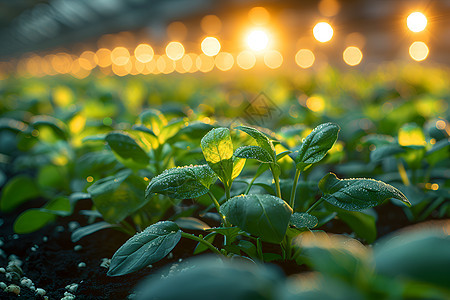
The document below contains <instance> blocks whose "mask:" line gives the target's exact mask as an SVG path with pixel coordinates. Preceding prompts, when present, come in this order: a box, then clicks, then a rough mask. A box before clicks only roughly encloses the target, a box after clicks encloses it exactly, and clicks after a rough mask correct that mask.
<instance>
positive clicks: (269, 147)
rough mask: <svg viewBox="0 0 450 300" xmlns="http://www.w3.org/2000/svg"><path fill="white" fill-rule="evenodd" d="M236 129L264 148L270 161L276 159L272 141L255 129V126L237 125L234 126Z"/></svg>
mask: <svg viewBox="0 0 450 300" xmlns="http://www.w3.org/2000/svg"><path fill="white" fill-rule="evenodd" d="M236 129H239V130H241V131H243V132H245V133H247V134H248V135H250V136H251V137H252V138H254V139H255V141H256V143H257V144H258V146H259V147H261V148H262V149H264V150H265V151H266V152H267V154H269V156H270V158H271V162H275V161H276V155H275V148H274V146H273V143H272V141H271V140H270V139H269V138H268V137H267V136H266V135H264V134H263V133H262V132H260V131H258V130H256V129H255V128H251V127H247V126H238V127H236Z"/></svg>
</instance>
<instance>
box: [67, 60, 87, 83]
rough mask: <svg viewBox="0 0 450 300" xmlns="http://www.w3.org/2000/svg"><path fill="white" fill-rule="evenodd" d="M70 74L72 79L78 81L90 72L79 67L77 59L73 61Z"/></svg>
mask: <svg viewBox="0 0 450 300" xmlns="http://www.w3.org/2000/svg"><path fill="white" fill-rule="evenodd" d="M70 72H71V73H72V76H73V77H75V78H78V79H83V78H86V77H87V76H88V75H89V74H90V73H91V71H90V70H86V69H83V68H82V67H81V66H80V62H79V59H76V60H74V62H73V63H72V68H71V70H70Z"/></svg>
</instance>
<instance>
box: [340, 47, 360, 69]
mask: <svg viewBox="0 0 450 300" xmlns="http://www.w3.org/2000/svg"><path fill="white" fill-rule="evenodd" d="M342 57H343V59H344V61H345V63H346V64H347V65H349V66H356V65H359V64H360V63H361V60H362V58H363V54H362V52H361V50H360V49H359V48H358V47H355V46H350V47H347V48H346V49H345V50H344V53H343V54H342Z"/></svg>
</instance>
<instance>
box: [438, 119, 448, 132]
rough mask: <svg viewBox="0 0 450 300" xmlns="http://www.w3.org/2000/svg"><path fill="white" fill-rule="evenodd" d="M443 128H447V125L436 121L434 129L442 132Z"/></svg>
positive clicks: (441, 121) (442, 121)
mask: <svg viewBox="0 0 450 300" xmlns="http://www.w3.org/2000/svg"><path fill="white" fill-rule="evenodd" d="M445 127H447V123H445V121H444V120H438V121H436V128H437V129H439V130H444V129H445Z"/></svg>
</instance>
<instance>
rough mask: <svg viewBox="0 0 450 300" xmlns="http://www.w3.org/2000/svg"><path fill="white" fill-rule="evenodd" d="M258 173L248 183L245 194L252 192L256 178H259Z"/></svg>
mask: <svg viewBox="0 0 450 300" xmlns="http://www.w3.org/2000/svg"><path fill="white" fill-rule="evenodd" d="M256 175H257V174H256ZM256 175H255V176H254V177H253V179H252V181H250V183H249V184H248V186H247V189H246V190H245V192H244V195H248V192H250V189H251V188H252V186H253V183H254V182H255V180H256V178H258V176H256Z"/></svg>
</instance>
